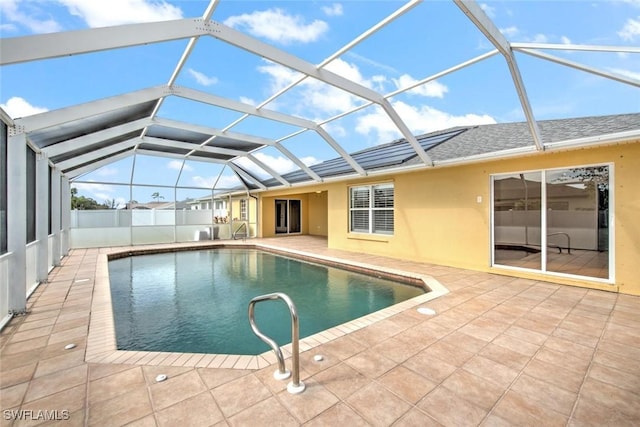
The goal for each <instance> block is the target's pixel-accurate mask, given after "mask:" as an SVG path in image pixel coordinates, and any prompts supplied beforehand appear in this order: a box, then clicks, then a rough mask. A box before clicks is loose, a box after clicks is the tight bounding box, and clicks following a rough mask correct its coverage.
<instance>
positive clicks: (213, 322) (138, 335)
mask: <svg viewBox="0 0 640 427" xmlns="http://www.w3.org/2000/svg"><path fill="white" fill-rule="evenodd" d="M109 276H110V281H111V296H112V303H113V312H114V318H115V326H116V336H117V344H118V349H121V350H143V351H169V352H187V353H223V354H224V353H227V354H250V355H255V354H260V353H263V352H265V351H267V350H269V347H268V346H267V345H266V344H264V343H263V342H262V341H260V340H259V339H258V338H257V337H256V336H255V335H254V334H253V332H252V331H251V327H250V325H249V320H248V314H247V310H248V305H249V301H250V300H251V299H252V298H254V297H256V296H258V295H263V294H267V293H272V292H284V293H286V294H287V295H289V297H291V299H292V300H293V302H294V303H295V305H296V308H297V310H298V315H299V319H300V338H303V337H305V336H309V335H312V334H314V333H317V332H320V331H322V330H325V329H328V328H331V327H333V326H336V325H339V324H341V323H345V322H348V321H350V320H353V319H355V318H358V317H360V316H363V315H366V314H368V313H372V312H374V311H377V310H380V309H382V308H384V307H388V306H390V305H393V304H396V303H398V302H401V301H404V300H407V299H409V298H413V297H415V296H417V295H421V294H423V293H424V290H423V289H421V288H418V287H415V286H410V285H406V284H399V283H396V282H391V281H388V280H383V279H380V278H376V277H372V276H367V275H363V274H360V273H355V272H350V271H346V270H341V269H337V268H331V267H326V266H322V265H317V264H311V263H308V262H303V261H298V260H295V259H291V258H287V257H282V256H278V255H274V254H271V253H268V252H264V251H259V250H255V249H229V248H220V249H212V250H199V251H186V252H171V253H163V254H153V255H142V256H133V257H127V258H121V259H117V260H112V261H110V262H109ZM255 316H256V323H257V325H258V327H259V328H260V330H261V331H263V332H264V333H266V334H267V335H268V336H270V337H272V338H273V339H275V340H276V341H277V342H278V343H279V344H280V345H284V344H286V343H289V342H291V320H290V319H291V317H290V314H289V310H288V308H287V306H286V304H285V303H284V302H282V301H279V300H278V301H266V302H261V303H258V304H257V305H256V306H255Z"/></svg>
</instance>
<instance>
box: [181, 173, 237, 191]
mask: <svg viewBox="0 0 640 427" xmlns="http://www.w3.org/2000/svg"><path fill="white" fill-rule="evenodd" d="M192 181H193V183H194V185H195V186H196V187H203V188H212V187H213V185H214V184H215V185H216V188H217V189H221V190H223V189H231V188H236V187H238V186H241V185H242V183H241V182H240V179H238V177H237V176H236V175H223V176H221V177H220V179H218V177H217V176H206V177H205V176H199V175H197V176H194V177H193V178H192Z"/></svg>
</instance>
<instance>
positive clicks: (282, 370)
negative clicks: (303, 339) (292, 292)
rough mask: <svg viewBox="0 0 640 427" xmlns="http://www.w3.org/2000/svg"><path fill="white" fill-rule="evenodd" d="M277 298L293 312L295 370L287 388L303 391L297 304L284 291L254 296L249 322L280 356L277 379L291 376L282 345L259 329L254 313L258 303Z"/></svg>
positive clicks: (278, 356) (275, 374)
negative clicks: (286, 365) (285, 362)
mask: <svg viewBox="0 0 640 427" xmlns="http://www.w3.org/2000/svg"><path fill="white" fill-rule="evenodd" d="M276 299H281V300H283V301H284V302H285V303H286V304H287V306H288V307H289V313H290V314H291V357H292V362H291V369H292V370H293V378H292V380H291V382H290V383H289V384H288V385H287V390H288V391H289V393H292V394H297V393H302V392H303V391H304V389H305V385H304V383H303V382H302V381H300V348H299V344H298V339H299V334H300V327H299V324H298V311H297V310H296V306H295V304H294V303H293V301H291V298H289V296H288V295H287V294H285V293H282V292H275V293H272V294H265V295H260V296H257V297H255V298H253V299H252V300H251V301H250V302H249V324H250V325H251V329H252V330H253V332H254V333H255V334H256V335H257V336H258V338H260V339H261V340H262V341H264V342H265V343H266V344H268V345H269V346H270V347H271V348H272V349H273V351H274V353H275V354H276V357H277V358H278V370H277V371H276V372H275V373H274V374H273V376H274V377H275V378H276V379H286V378H289V376H290V375H291V372H289V371H287V369H286V367H285V364H284V356H283V355H282V350H281V349H280V346H279V345H278V343H277V342H275V341H274V340H273V339H271V338H269V337H268V336H266V335H265V334H263V333H262V332H261V331H260V329H258V326H257V325H256V319H255V314H254V312H255V305H256V303H258V302H261V301H269V300H276Z"/></svg>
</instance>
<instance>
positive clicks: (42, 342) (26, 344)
mask: <svg viewBox="0 0 640 427" xmlns="http://www.w3.org/2000/svg"><path fill="white" fill-rule="evenodd" d="M47 341H49V336H48V335H46V336H41V337H38V338H32V339H29V340H26V341H20V342H16V343H11V342H9V343H8V344H7V345H5V346H4V347H3V348H2V353H1V355H2V358H3V361H4V357H5V356H7V355H12V354H16V353H22V352H29V351H33V350H37V349H42V348H43V347H45V346H46V345H47Z"/></svg>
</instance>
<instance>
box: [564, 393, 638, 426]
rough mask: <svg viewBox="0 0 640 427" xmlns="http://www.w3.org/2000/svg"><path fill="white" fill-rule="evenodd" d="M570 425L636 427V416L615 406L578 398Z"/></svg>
mask: <svg viewBox="0 0 640 427" xmlns="http://www.w3.org/2000/svg"><path fill="white" fill-rule="evenodd" d="M572 418H573V419H572V420H571V422H570V423H569V425H571V426H584V427H602V426H607V425H609V426H615V427H637V425H638V418H637V417H632V416H629V415H627V414H625V413H623V412H621V411H619V410H617V409H615V408H611V407H610V406H607V405H604V404H602V403H601V402H600V401H597V400H591V399H587V398H582V397H581V398H579V399H578V403H577V404H576V409H575V411H574V413H573V417H572Z"/></svg>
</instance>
